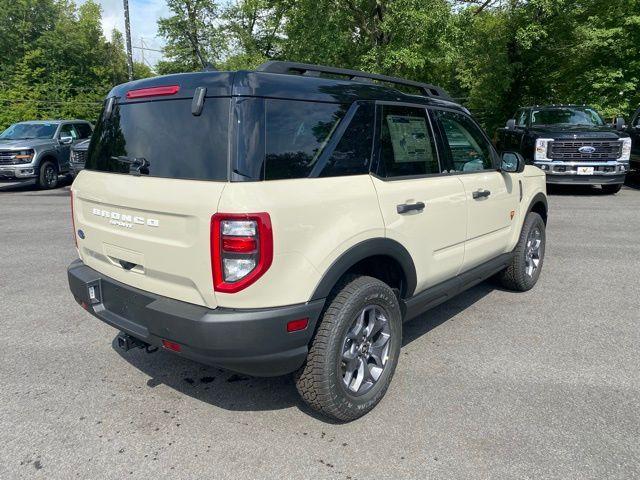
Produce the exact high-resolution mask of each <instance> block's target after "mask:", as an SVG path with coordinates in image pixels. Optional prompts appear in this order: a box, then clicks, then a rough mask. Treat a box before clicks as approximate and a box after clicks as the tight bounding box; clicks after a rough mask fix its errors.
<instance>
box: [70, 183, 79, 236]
mask: <svg viewBox="0 0 640 480" xmlns="http://www.w3.org/2000/svg"><path fill="white" fill-rule="evenodd" d="M73 217H74V215H73V190H72V191H71V228H73V241H74V242H75V244H76V248H78V237H76V219H75V218H73Z"/></svg>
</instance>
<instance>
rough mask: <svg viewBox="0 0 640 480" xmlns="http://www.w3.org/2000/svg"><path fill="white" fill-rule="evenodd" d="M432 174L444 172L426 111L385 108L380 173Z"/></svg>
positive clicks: (393, 106)
mask: <svg viewBox="0 0 640 480" xmlns="http://www.w3.org/2000/svg"><path fill="white" fill-rule="evenodd" d="M431 173H440V166H439V164H438V155H437V152H436V146H435V141H434V137H433V133H432V131H431V127H430V125H429V121H428V119H427V112H426V109H424V108H417V107H405V106H395V105H383V106H382V120H381V124H380V162H379V166H378V174H379V175H381V176H383V177H387V178H389V177H402V176H407V175H427V174H431Z"/></svg>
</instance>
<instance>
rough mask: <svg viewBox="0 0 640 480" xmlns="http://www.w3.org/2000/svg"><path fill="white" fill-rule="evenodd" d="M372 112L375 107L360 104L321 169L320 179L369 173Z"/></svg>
mask: <svg viewBox="0 0 640 480" xmlns="http://www.w3.org/2000/svg"><path fill="white" fill-rule="evenodd" d="M374 111H375V107H374V106H373V105H372V104H362V105H359V106H358V107H357V110H356V112H355V114H354V115H353V118H352V119H351V122H349V125H348V126H347V128H346V130H345V131H344V134H343V135H342V137H341V138H340V141H339V142H338V145H336V148H335V149H334V150H333V152H332V153H331V157H330V158H329V160H328V161H327V164H326V165H325V166H324V168H323V169H322V172H321V173H320V176H321V177H341V176H345V175H362V174H366V173H369V163H370V162H371V147H372V144H373V128H374V127H373V121H374Z"/></svg>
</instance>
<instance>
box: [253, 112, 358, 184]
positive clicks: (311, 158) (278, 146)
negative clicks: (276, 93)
mask: <svg viewBox="0 0 640 480" xmlns="http://www.w3.org/2000/svg"><path fill="white" fill-rule="evenodd" d="M348 107H349V106H348V105H342V104H333V103H317V102H303V101H295V100H265V110H266V142H265V143H266V147H265V148H266V157H265V159H266V167H265V179H266V180H280V179H287V178H306V177H308V176H309V174H310V173H311V171H312V170H313V167H314V166H315V165H316V163H317V161H318V159H319V158H320V154H321V153H322V150H323V149H324V147H325V146H326V145H327V143H328V142H329V139H330V138H331V136H332V135H333V133H334V132H335V129H336V128H337V126H338V124H339V123H340V120H342V118H343V117H344V115H345V113H346V111H347V109H348Z"/></svg>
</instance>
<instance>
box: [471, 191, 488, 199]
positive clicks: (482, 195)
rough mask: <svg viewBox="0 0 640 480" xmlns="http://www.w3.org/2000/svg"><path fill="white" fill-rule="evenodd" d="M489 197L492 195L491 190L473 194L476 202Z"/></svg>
mask: <svg viewBox="0 0 640 480" xmlns="http://www.w3.org/2000/svg"><path fill="white" fill-rule="evenodd" d="M489 195H491V192H490V191H489V190H476V191H475V192H473V198H474V199H476V200H477V199H479V198H483V197H488V196H489Z"/></svg>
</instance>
